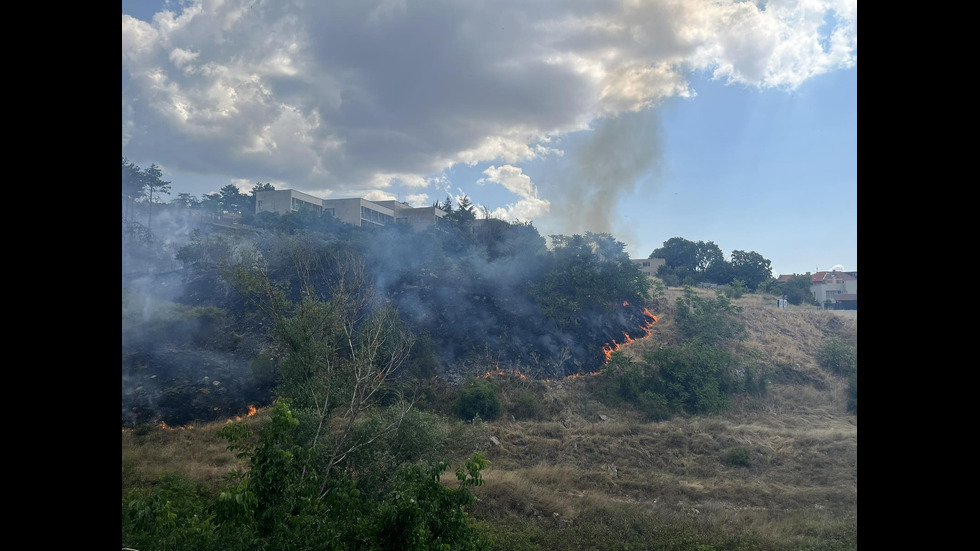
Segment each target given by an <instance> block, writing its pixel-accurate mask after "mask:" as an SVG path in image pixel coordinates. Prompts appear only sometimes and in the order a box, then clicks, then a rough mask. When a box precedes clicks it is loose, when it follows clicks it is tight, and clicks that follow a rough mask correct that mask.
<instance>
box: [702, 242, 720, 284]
mask: <svg viewBox="0 0 980 551" xmlns="http://www.w3.org/2000/svg"><path fill="white" fill-rule="evenodd" d="M694 256H695V266H694V269H695V270H696V271H697V272H699V273H702V274H706V273H708V272H709V270H711V269H712V267H714V266H718V265H721V264H724V262H725V255H724V254H722V252H721V248H720V247H718V245H715V243H714V241H708V242H704V241H698V242H697V243H695V255H694ZM719 283H720V282H719Z"/></svg>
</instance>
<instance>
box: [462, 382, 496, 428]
mask: <svg viewBox="0 0 980 551" xmlns="http://www.w3.org/2000/svg"><path fill="white" fill-rule="evenodd" d="M500 410H501V404H500V396H499V395H498V392H497V387H496V386H495V385H494V384H493V382H492V381H490V380H489V379H470V380H469V381H467V382H466V383H465V384H464V385H463V386H462V388H460V391H459V397H458V398H457V401H456V414H457V415H459V417H460V418H461V419H463V420H464V421H469V420H471V419H473V418H474V417H477V416H479V417H480V418H481V419H496V418H497V417H500Z"/></svg>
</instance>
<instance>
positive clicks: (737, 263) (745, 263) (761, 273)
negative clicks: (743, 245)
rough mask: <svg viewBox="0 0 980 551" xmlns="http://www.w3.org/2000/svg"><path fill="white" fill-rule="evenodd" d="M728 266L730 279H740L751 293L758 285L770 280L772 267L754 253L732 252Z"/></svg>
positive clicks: (767, 261) (759, 255) (766, 260)
mask: <svg viewBox="0 0 980 551" xmlns="http://www.w3.org/2000/svg"><path fill="white" fill-rule="evenodd" d="M730 264H731V270H732V277H733V278H737V279H741V280H742V281H744V282H745V285H746V286H748V288H749V289H751V290H753V291H754V290H755V289H757V288H758V287H759V285H762V284H763V283H765V282H766V281H768V280H770V279H772V267H771V263H770V262H769V259H767V258H764V257H763V256H762V255H761V254H759V253H757V252H755V251H749V252H745V251H732V260H731V263H730Z"/></svg>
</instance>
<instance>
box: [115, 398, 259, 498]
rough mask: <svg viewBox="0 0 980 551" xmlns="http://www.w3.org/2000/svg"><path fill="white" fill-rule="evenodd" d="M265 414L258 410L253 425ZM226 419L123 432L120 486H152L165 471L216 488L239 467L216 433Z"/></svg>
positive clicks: (226, 443) (124, 489)
mask: <svg viewBox="0 0 980 551" xmlns="http://www.w3.org/2000/svg"><path fill="white" fill-rule="evenodd" d="M267 417H268V412H267V411H266V410H262V409H260V410H258V412H257V413H256V414H255V416H254V417H253V418H252V419H253V420H254V422H255V423H256V424H259V423H262V422H264V421H265V420H266V419H267ZM226 423H227V421H215V422H212V423H200V424H195V425H193V426H190V427H179V428H165V427H161V426H142V427H138V428H137V429H127V430H123V432H122V486H123V493H125V492H126V490H127V488H131V487H141V486H152V485H154V484H156V483H157V481H159V479H160V476H161V475H163V474H166V473H180V474H182V475H183V476H184V477H186V478H187V479H188V480H189V481H191V482H193V483H195V484H201V485H204V486H206V487H211V488H218V487H219V486H220V485H221V482H222V480H223V477H224V476H225V475H226V474H228V473H230V472H232V471H234V470H235V469H236V468H237V467H238V458H236V457H235V454H234V453H233V452H231V451H229V450H228V441H227V440H225V439H223V438H221V437H219V436H218V435H217V432H218V430H220V429H221V427H223V426H225V424H226Z"/></svg>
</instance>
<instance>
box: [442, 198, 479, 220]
mask: <svg viewBox="0 0 980 551" xmlns="http://www.w3.org/2000/svg"><path fill="white" fill-rule="evenodd" d="M451 200H452V198H450V197H446V202H447V205H451ZM449 208H451V207H449ZM443 210H445V211H446V218H447V219H448V220H450V221H452V222H454V223H456V224H457V225H460V226H462V225H465V224H467V223H469V222H472V221H473V220H476V207H474V206H473V203H472V201H470V198H469V197H467V196H466V195H464V196H463V198H462V199H460V200H459V204H458V205H457V207H456V209H455V210H447V209H443Z"/></svg>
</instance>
